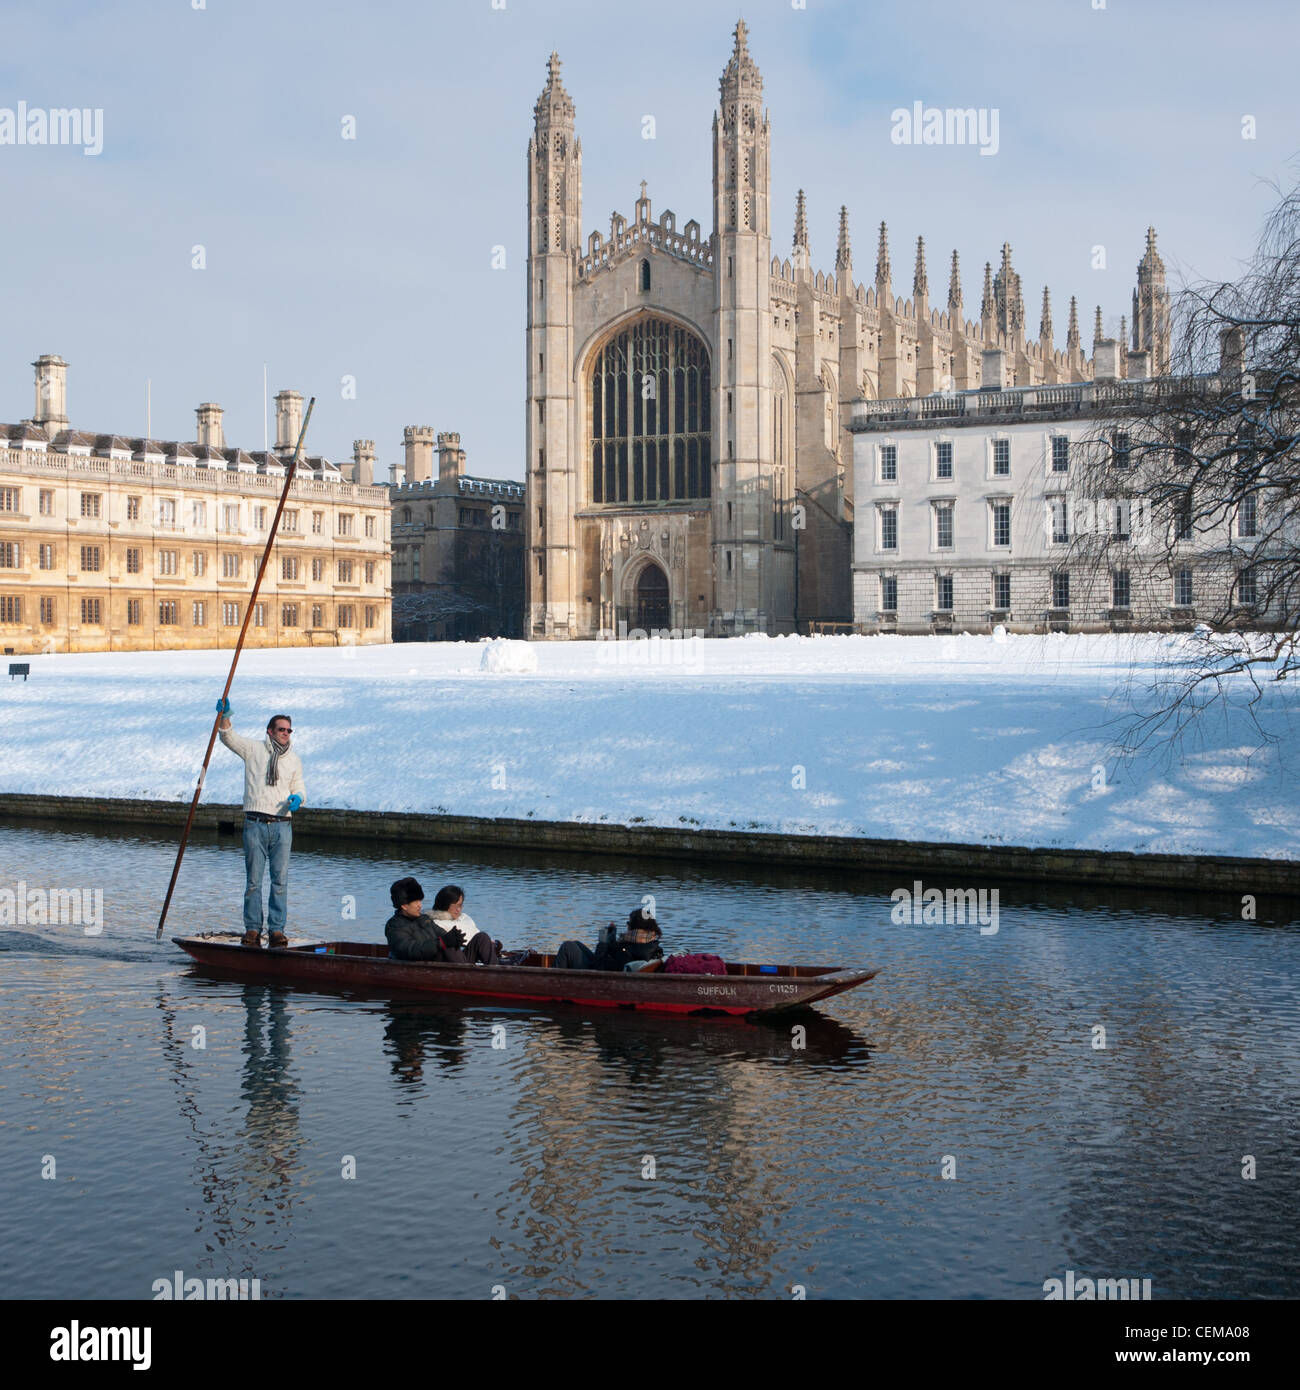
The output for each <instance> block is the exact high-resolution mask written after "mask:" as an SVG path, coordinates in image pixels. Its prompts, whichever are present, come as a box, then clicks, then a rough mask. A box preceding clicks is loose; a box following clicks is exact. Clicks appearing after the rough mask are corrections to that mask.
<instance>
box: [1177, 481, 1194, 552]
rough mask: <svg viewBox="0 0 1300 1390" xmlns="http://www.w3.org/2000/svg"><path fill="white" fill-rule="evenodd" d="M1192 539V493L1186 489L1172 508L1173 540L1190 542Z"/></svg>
mask: <svg viewBox="0 0 1300 1390" xmlns="http://www.w3.org/2000/svg"><path fill="white" fill-rule="evenodd" d="M1191 538H1192V492H1191V489H1190V488H1188V489H1187V491H1186V492H1184V493H1183V495H1182V496H1181V497H1180V498H1179V499H1178V502H1177V505H1176V506H1175V508H1174V540H1176V541H1190V540H1191Z"/></svg>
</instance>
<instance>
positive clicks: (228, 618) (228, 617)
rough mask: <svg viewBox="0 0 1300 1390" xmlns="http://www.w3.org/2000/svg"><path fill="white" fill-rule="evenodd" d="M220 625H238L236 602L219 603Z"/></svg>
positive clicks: (237, 606)
mask: <svg viewBox="0 0 1300 1390" xmlns="http://www.w3.org/2000/svg"><path fill="white" fill-rule="evenodd" d="M221 625H222V627H238V626H239V605H238V604H237V603H223V604H222V605H221Z"/></svg>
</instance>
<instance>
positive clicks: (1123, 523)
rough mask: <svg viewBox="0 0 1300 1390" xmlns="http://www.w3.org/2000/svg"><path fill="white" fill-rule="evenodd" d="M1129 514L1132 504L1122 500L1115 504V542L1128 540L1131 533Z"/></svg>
mask: <svg viewBox="0 0 1300 1390" xmlns="http://www.w3.org/2000/svg"><path fill="white" fill-rule="evenodd" d="M1131 513H1132V504H1131V503H1129V502H1128V501H1126V500H1125V499H1124V498H1120V500H1119V501H1117V502H1116V503H1115V537H1116V539H1117V540H1121V541H1126V540H1128V538H1129V535H1130V533H1131V521H1130V518H1131Z"/></svg>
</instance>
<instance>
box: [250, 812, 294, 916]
mask: <svg viewBox="0 0 1300 1390" xmlns="http://www.w3.org/2000/svg"><path fill="white" fill-rule="evenodd" d="M292 846H293V825H292V824H291V823H290V822H289V821H287V820H281V821H262V820H248V819H247V818H245V820H244V867H245V868H246V869H247V870H248V879H247V882H246V884H245V887H244V930H245V931H255V932H260V931H261V930H262V877H263V875H264V874H265V872H266V866H267V863H268V861H269V862H270V866H271V901H270V902H269V903H268V904H267V912H266V924H267V927H268V928H269V929H270V930H271V931H283V930H284V923H285V915H286V913H287V911H288V907H289V850H290V848H291V847H292Z"/></svg>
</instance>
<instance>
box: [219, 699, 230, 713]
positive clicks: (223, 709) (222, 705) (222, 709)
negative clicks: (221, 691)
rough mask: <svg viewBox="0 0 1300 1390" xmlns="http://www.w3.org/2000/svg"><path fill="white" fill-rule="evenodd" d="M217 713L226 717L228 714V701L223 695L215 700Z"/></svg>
mask: <svg viewBox="0 0 1300 1390" xmlns="http://www.w3.org/2000/svg"><path fill="white" fill-rule="evenodd" d="M217 713H218V714H224V715H226V716H227V717H229V715H230V701H229V700H227V699H226V697H225V696H224V695H223V696H222V697H221V699H219V700H218V701H217Z"/></svg>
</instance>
